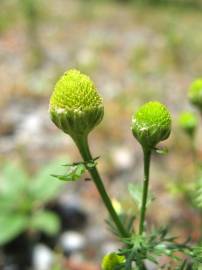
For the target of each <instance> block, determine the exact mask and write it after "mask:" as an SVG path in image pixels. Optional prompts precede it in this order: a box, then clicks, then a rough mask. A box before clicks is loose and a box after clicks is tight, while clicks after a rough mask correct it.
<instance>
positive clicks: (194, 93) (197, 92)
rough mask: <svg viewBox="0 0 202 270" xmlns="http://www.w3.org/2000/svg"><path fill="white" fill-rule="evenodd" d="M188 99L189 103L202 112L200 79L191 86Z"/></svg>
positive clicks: (201, 82)
mask: <svg viewBox="0 0 202 270" xmlns="http://www.w3.org/2000/svg"><path fill="white" fill-rule="evenodd" d="M188 97H189V100H190V102H191V103H192V104H193V105H195V106H196V107H198V109H199V110H201V111H202V79H197V80H195V81H194V82H193V83H192V84H191V86H190V88H189V93H188Z"/></svg>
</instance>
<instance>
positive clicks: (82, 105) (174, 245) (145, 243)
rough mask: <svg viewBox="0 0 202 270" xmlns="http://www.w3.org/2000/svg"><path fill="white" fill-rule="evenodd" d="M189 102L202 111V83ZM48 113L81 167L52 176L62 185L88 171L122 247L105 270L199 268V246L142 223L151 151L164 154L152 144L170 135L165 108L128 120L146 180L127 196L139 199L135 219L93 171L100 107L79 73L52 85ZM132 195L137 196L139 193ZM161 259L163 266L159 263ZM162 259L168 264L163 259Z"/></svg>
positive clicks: (144, 110)
mask: <svg viewBox="0 0 202 270" xmlns="http://www.w3.org/2000/svg"><path fill="white" fill-rule="evenodd" d="M189 98H190V100H191V102H192V103H193V104H194V105H196V106H197V107H198V108H199V109H200V110H201V111H202V81H201V80H199V81H196V82H195V83H194V84H193V85H192V87H191V90H190V93H189ZM49 112H50V116H51V119H52V121H53V122H54V124H55V125H56V126H57V127H58V128H59V129H61V130H62V131H63V132H65V133H66V134H68V135H70V136H71V138H72V139H73V141H74V142H75V144H76V146H77V148H78V150H79V152H80V154H81V156H82V158H83V161H82V162H77V163H73V164H67V165H66V166H67V168H68V169H67V172H66V173H65V174H64V175H56V174H55V175H53V176H55V177H57V178H58V179H60V180H63V181H76V180H78V179H79V178H80V177H81V176H82V174H83V173H84V172H85V171H86V170H87V171H88V172H89V174H90V176H91V178H92V180H93V182H94V184H95V185H96V188H97V190H98V192H99V194H100V196H101V198H102V201H103V203H104V205H105V206H106V209H107V210H108V213H109V219H108V220H107V224H108V225H109V227H110V230H111V231H112V232H113V233H114V234H115V236H117V238H118V239H119V240H120V241H121V243H122V248H120V249H119V250H117V251H116V252H113V253H110V254H106V255H105V256H104V258H103V260H102V265H101V268H102V269H103V270H137V269H138V270H146V269H148V266H147V263H148V261H151V262H153V263H154V264H156V269H176V270H177V269H179V270H185V269H187V270H188V269H201V268H200V266H201V265H202V244H200V243H199V244H197V245H193V244H192V243H191V241H190V239H188V240H187V241H185V242H183V243H179V242H178V241H177V238H176V237H172V236H170V235H169V231H168V228H166V227H165V228H164V227H161V228H155V229H152V230H149V228H147V224H146V222H145V216H146V210H147V205H148V201H149V200H148V199H149V198H148V193H149V171H150V160H151V156H152V152H153V151H157V152H158V153H163V152H164V150H162V149H158V148H156V145H157V144H158V143H159V142H161V141H163V140H165V139H167V138H168V137H169V135H170V132H171V116H170V112H169V111H168V109H167V108H166V107H165V106H164V105H163V104H161V103H160V102H157V101H151V102H148V103H146V104H144V105H143V106H142V107H140V108H139V110H138V111H137V112H135V114H134V115H133V117H132V125H131V129H132V133H133V135H134V137H135V138H136V139H137V140H138V142H139V143H140V145H141V147H142V151H143V156H144V181H143V189H142V192H139V193H138V192H137V191H136V190H135V188H133V189H132V188H131V190H130V193H133V192H134V193H135V192H137V193H138V194H139V195H138V196H139V204H140V211H139V213H136V214H135V215H134V216H132V215H130V216H129V215H128V214H127V215H126V214H121V215H119V214H118V213H117V212H116V210H115V207H114V206H113V203H112V201H111V199H110V197H109V195H108V193H107V191H106V189H105V187H104V184H103V180H102V178H101V176H100V174H99V171H98V169H97V162H98V159H99V157H96V158H94V157H93V156H92V154H91V151H90V148H89V143H88V135H89V133H90V132H91V131H92V130H93V129H94V128H95V127H96V126H97V125H98V124H99V123H100V122H101V121H102V119H103V115H104V106H103V101H102V98H101V97H100V96H99V94H98V92H97V89H96V87H95V85H94V83H93V82H92V81H91V79H90V78H89V77H88V76H86V75H84V74H82V73H80V72H79V71H77V70H69V71H68V72H65V73H64V75H63V76H62V77H61V78H60V79H59V81H58V82H57V83H56V86H55V89H54V91H53V93H52V96H51V98H50V107H49ZM181 123H182V124H183V126H184V128H185V129H186V130H187V133H188V134H190V136H191V135H193V133H194V131H193V129H194V128H195V120H194V119H192V117H190V115H189V114H188V115H184V117H182V119H181ZM134 196H136V197H137V194H135V195H134ZM137 216H138V218H139V230H138V231H136V230H135V229H134V226H133V224H134V220H135V219H136V217H137ZM161 257H162V258H164V262H166V263H164V264H163V263H160V261H161ZM165 258H166V260H165Z"/></svg>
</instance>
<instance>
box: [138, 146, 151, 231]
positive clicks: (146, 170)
mask: <svg viewBox="0 0 202 270" xmlns="http://www.w3.org/2000/svg"><path fill="white" fill-rule="evenodd" d="M143 152H144V184H143V193H142V206H141V211H140V225H139V234H140V235H141V234H142V233H143V232H144V222H145V215H146V208H147V197H148V188H149V168H150V160H151V150H150V149H149V150H148V149H143Z"/></svg>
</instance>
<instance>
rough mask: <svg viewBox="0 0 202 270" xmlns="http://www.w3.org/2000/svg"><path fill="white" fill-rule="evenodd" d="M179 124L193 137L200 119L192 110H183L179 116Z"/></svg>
mask: <svg viewBox="0 0 202 270" xmlns="http://www.w3.org/2000/svg"><path fill="white" fill-rule="evenodd" d="M179 124H180V126H181V128H182V129H183V130H184V131H185V132H186V133H187V135H189V136H190V137H193V136H194V134H195V131H196V128H197V124H198V119H197V117H196V115H195V114H193V113H191V112H183V113H181V115H180V117H179Z"/></svg>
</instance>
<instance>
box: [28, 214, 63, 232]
mask: <svg viewBox="0 0 202 270" xmlns="http://www.w3.org/2000/svg"><path fill="white" fill-rule="evenodd" d="M30 226H31V228H32V229H34V230H37V231H42V232H44V233H46V234H49V235H54V234H56V233H58V231H59V229H60V221H59V218H58V216H57V215H56V214H54V213H52V212H49V211H40V212H37V213H35V214H34V215H33V216H32V218H31V224H30Z"/></svg>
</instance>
